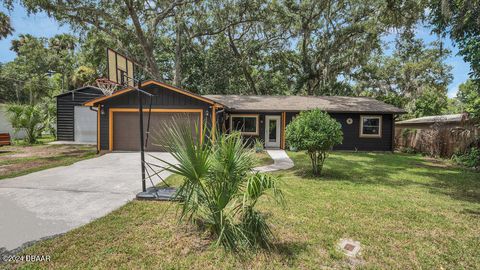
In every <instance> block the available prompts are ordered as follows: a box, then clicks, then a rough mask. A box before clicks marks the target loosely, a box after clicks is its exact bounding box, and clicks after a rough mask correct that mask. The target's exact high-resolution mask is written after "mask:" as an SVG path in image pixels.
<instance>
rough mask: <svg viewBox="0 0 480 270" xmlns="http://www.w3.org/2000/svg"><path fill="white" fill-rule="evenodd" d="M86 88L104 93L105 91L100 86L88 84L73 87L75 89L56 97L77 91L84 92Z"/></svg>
mask: <svg viewBox="0 0 480 270" xmlns="http://www.w3.org/2000/svg"><path fill="white" fill-rule="evenodd" d="M85 90H96V91H98V92H99V93H101V94H102V95H103V92H102V90H101V89H100V88H98V87H96V86H91V85H86V86H82V87H79V88H77V89H73V90H70V91H67V92H64V93H61V94H58V95H56V96H55V97H61V96H65V95H69V94H72V93H75V92H83V91H85Z"/></svg>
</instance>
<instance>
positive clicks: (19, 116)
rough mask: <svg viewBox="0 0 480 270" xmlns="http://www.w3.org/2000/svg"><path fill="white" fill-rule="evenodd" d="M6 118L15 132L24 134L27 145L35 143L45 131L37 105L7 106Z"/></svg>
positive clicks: (42, 116)
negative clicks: (21, 131)
mask: <svg viewBox="0 0 480 270" xmlns="http://www.w3.org/2000/svg"><path fill="white" fill-rule="evenodd" d="M7 116H8V119H9V121H10V123H11V124H12V127H13V128H14V129H15V131H16V132H18V131H20V130H23V131H24V132H25V135H26V137H25V140H26V142H27V143H29V144H33V143H36V142H37V139H38V137H40V136H41V134H42V131H43V130H44V129H45V125H44V120H45V119H44V114H43V111H42V108H41V107H40V106H39V105H25V104H9V105H8V107H7Z"/></svg>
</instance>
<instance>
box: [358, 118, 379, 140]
mask: <svg viewBox="0 0 480 270" xmlns="http://www.w3.org/2000/svg"><path fill="white" fill-rule="evenodd" d="M360 137H366V138H380V137H382V117H381V116H366V115H362V116H360Z"/></svg>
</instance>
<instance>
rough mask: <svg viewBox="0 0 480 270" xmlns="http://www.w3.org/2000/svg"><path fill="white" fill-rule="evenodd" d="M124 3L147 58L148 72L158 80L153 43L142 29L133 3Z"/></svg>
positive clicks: (158, 72)
mask: <svg viewBox="0 0 480 270" xmlns="http://www.w3.org/2000/svg"><path fill="white" fill-rule="evenodd" d="M125 4H126V5H127V10H128V14H129V15H130V18H131V19H132V23H133V25H134V27H135V33H136V35H137V37H138V40H139V41H140V45H141V46H142V49H143V53H144V54H145V57H146V60H147V69H148V72H149V73H150V75H152V76H153V77H154V79H157V80H159V79H161V76H160V71H159V69H158V65H157V61H155V55H154V48H153V44H152V42H151V41H149V40H148V39H147V37H146V35H145V33H144V31H143V29H142V26H141V23H140V19H139V18H138V15H137V13H136V11H135V8H134V7H133V3H131V2H130V1H127V0H126V1H125ZM151 38H154V37H153V36H152V37H151Z"/></svg>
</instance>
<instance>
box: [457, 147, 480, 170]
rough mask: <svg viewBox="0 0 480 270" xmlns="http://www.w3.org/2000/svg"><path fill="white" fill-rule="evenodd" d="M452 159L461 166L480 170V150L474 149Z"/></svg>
mask: <svg viewBox="0 0 480 270" xmlns="http://www.w3.org/2000/svg"><path fill="white" fill-rule="evenodd" d="M452 159H453V161H455V162H456V163H458V164H460V165H463V166H466V167H469V168H476V169H478V168H480V148H478V147H472V148H470V149H468V150H467V151H465V153H462V154H455V155H453V156H452Z"/></svg>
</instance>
